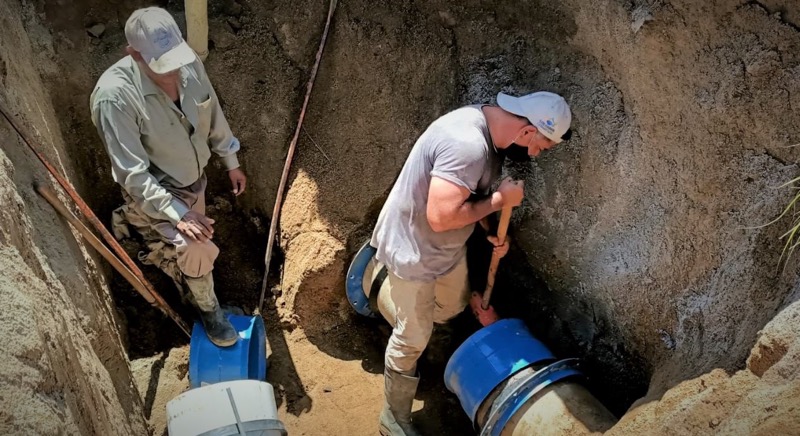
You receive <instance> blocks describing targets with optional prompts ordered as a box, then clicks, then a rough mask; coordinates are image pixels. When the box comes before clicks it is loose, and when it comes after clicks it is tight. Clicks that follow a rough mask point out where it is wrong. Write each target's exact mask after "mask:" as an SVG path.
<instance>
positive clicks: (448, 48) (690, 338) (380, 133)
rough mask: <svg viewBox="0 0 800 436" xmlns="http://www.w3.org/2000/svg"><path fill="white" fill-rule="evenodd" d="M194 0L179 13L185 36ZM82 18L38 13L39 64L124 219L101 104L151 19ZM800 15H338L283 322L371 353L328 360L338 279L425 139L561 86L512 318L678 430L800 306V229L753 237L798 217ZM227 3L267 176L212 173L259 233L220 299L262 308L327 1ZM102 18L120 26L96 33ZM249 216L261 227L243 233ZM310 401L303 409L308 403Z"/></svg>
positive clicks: (288, 215)
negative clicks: (570, 130) (96, 113)
mask: <svg viewBox="0 0 800 436" xmlns="http://www.w3.org/2000/svg"><path fill="white" fill-rule="evenodd" d="M180 3H181V2H162V3H161V4H162V5H165V6H167V7H169V8H170V9H171V10H172V11H173V12H176V13H177V16H178V18H179V21H180V15H179V12H180V8H181V5H180ZM64 4H65V2H51V1H41V2H38V3H37V4H36V11H37V12H38V13H39V14H41V15H42V16H43V18H44V19H45V20H46V22H47V23H48V28H49V29H50V30H51V32H52V43H51V45H52V48H53V49H52V51H48V50H40V51H38V52H37V53H44V54H38V56H40V57H41V56H45V57H46V56H52V57H53V58H54V59H58V62H59V63H58V65H59V69H51V70H45V71H44V73H43V76H44V79H45V82H46V83H47V84H48V86H50V87H51V89H60V90H62V89H63V90H66V91H65V92H59V93H54V95H53V97H54V101H55V102H57V106H58V107H59V109H60V110H59V111H58V118H59V125H60V127H61V129H62V131H64V132H68V134H69V135H70V141H67V143H68V145H67V148H68V150H69V151H70V152H71V153H73V154H75V156H76V157H75V162H76V165H77V167H78V168H79V169H81V170H84V171H86V172H85V179H84V180H85V182H84V183H85V185H84V186H83V190H82V192H87V191H88V190H91V191H92V192H94V193H95V194H96V195H93V196H91V198H90V201H91V202H93V206H95V207H96V209H97V210H99V211H100V214H101V216H103V217H106V216H107V213H108V212H109V211H110V210H111V208H113V207H115V206H116V204H117V202H118V201H119V197H118V194H117V188H116V187H115V186H114V185H113V183H112V182H111V179H110V175H109V174H108V165H107V161H106V159H107V158H106V157H105V155H104V152H103V150H102V147H101V145H100V143H99V140H98V139H97V137H96V135H95V133H94V131H93V129H92V127H91V124H90V122H89V119H88V111H87V109H86V107H85V105H86V103H85V102H86V98H88V94H89V92H90V89H91V86H92V85H93V83H94V80H96V78H97V76H99V74H100V72H102V70H103V69H104V68H106V67H107V66H108V65H110V64H111V63H112V62H113V61H114V60H116V59H117V58H119V57H120V56H121V48H122V47H123V46H124V38H123V35H122V33H121V32H122V27H121V26H122V24H123V23H124V19H125V17H126V16H127V14H128V13H129V12H130V10H132V9H133V8H134V7H135V6H137V5H139V4H143V3H142V2H137V1H129V2H118V3H114V4H113V5H111V6H109V4H107V3H106V2H103V1H100V0H91V1H74V2H66V4H67V5H68V6H71V7H72V8H66V9H68V10H69V11H70V12H69V14H67V13H62V8H61V7H62V6H63V5H64ZM796 9H797V6H796V5H795V4H794V3H793V2H791V1H789V0H784V1H782V0H770V1H763V2H755V1H750V2H745V1H739V0H715V1H710V2H694V1H689V0H675V1H666V0H647V1H640V0H637V1H622V0H604V1H595V2H582V1H578V0H571V1H565V2H558V3H553V2H544V1H521V2H517V1H514V2H512V1H501V2H496V1H495V2H489V1H483V0H470V1H464V2H448V1H425V2H418V1H410V0H403V1H393V2H367V1H361V0H348V1H340V3H339V9H338V11H337V14H336V17H335V20H334V23H333V27H332V30H331V35H330V37H329V42H328V47H327V49H326V54H325V57H324V59H323V63H322V68H321V71H320V75H319V77H318V81H317V84H316V88H315V94H314V96H313V98H312V102H311V107H310V109H309V113H308V116H307V119H306V124H305V131H304V132H303V133H302V135H301V142H300V144H299V148H298V154H297V157H296V160H295V163H294V171H293V173H292V177H291V179H290V186H289V190H288V192H287V195H286V201H285V205H284V209H283V215H282V219H281V234H280V245H281V248H282V251H283V255H284V256H285V263H284V265H283V268H282V274H281V275H280V276H279V278H280V283H279V284H277V285H276V286H275V288H274V290H275V293H276V294H277V295H278V298H277V300H276V304H277V307H278V312H277V313H278V314H279V315H280V316H281V318H282V319H283V321H284V326H286V327H288V328H289V329H293V328H295V327H300V330H307V332H308V333H309V334H308V337H305V336H304V337H303V338H301V339H297V340H298V341H300V340H303V341H305V340H308V341H310V342H312V343H313V345H315V346H316V347H318V348H319V349H320V350H322V351H323V352H324V353H327V354H329V355H331V356H334V357H336V358H337V359H357V358H358V357H357V356H355V355H354V354H352V353H349V352H347V351H343V348H341V347H339V348H337V347H331V346H330V342H331V339H330V335H329V332H331V331H332V329H338V328H339V327H341V326H342V325H349V324H343V323H345V322H349V321H352V319H353V315H352V311H351V310H350V309H349V307H348V306H347V303H346V301H345V300H344V298H343V290H342V286H343V283H342V278H343V276H344V271H345V268H346V266H347V262H348V261H349V258H350V256H351V255H352V254H353V253H354V252H355V250H356V249H357V248H358V246H359V245H360V244H361V243H362V242H363V241H364V240H366V238H367V237H368V235H369V232H370V230H371V226H372V224H373V222H374V220H375V218H376V216H377V213H378V211H379V210H380V207H381V205H382V202H383V199H384V198H385V195H386V193H387V192H388V190H389V189H390V187H391V184H392V182H393V181H394V178H395V177H396V175H397V173H398V172H399V169H400V167H401V166H402V164H403V162H404V160H405V157H406V156H407V154H408V152H409V150H410V148H411V146H412V145H413V143H414V141H415V139H416V138H417V137H418V135H419V134H420V133H421V132H422V131H423V130H424V129H425V127H426V126H427V125H428V124H429V123H430V122H431V121H432V120H434V119H435V118H436V117H437V116H439V115H441V114H443V113H445V112H447V111H448V110H451V109H454V108H456V107H458V106H459V105H462V104H468V103H477V102H492V100H493V97H494V95H495V94H496V93H497V92H498V91H508V92H513V93H526V92H531V91H536V90H542V89H543V90H549V91H554V92H558V93H561V94H562V95H564V96H565V97H566V98H567V100H568V101H569V102H570V104H571V106H572V109H573V112H574V127H575V130H576V135H575V137H574V139H573V140H572V141H570V142H569V143H568V144H565V145H563V146H559V147H557V148H555V149H554V150H552V151H550V152H548V153H546V154H545V155H544V156H542V157H541V158H540V159H537V160H536V161H535V162H533V163H532V164H531V165H529V166H524V167H520V166H514V167H509V168H508V171H509V172H510V173H512V174H515V175H517V176H519V177H522V178H524V179H525V182H526V198H525V202H524V204H523V207H521V208H519V209H518V210H517V211H516V212H515V216H514V221H513V224H512V230H511V236H512V238H513V241H514V242H513V244H512V251H511V255H510V256H509V257H508V258H507V259H506V260H504V261H503V265H502V267H501V273H500V274H501V275H500V277H498V281H497V285H496V288H497V289H498V292H496V293H495V297H494V298H495V300H494V303H495V304H496V306H497V308H498V310H499V311H500V312H501V314H504V315H506V316H519V317H523V318H525V319H526V321H528V324H529V326H530V327H531V328H532V330H533V331H534V332H535V333H536V334H537V336H539V337H541V338H542V339H544V340H545V342H546V343H547V344H548V345H549V346H550V347H552V348H553V349H555V350H556V352H557V353H558V354H559V355H574V356H582V357H585V358H586V359H587V360H588V361H589V363H590V368H591V369H590V372H591V375H592V378H593V380H594V382H595V383H596V385H597V386H596V387H597V388H598V392H600V396H601V399H602V400H604V401H605V402H606V403H607V404H608V405H609V407H611V408H612V409H613V410H614V411H615V412H616V413H618V414H622V413H623V412H624V411H625V410H626V409H627V408H628V406H629V405H631V404H632V403H633V402H634V401H635V400H637V399H640V398H641V399H640V401H639V402H638V403H636V406H637V409H636V410H635V411H634V414H633V415H631V416H629V417H627V418H626V419H627V420H632V419H635V416H636V415H635V414H636V413H642V414H643V415H642V416H644V418H642V419H643V420H644V421H636V422H637V425H646V424H641V423H642V422H644V423H647V422H652V420H657V419H660V418H658V417H657V415H650V417H649V418H648V417H647V415H646V414H647V413H650V412H639V411H644V410H657V409H653V408H652V407H660V406H658V405H662V406H663V407H667V408H669V407H680V404H679V403H669V402H668V401H666V400H667V399H669V398H675V397H670V396H671V395H677V397H678V398H684V397H687V398H688V396H690V395H691V394H690V393H689V392H691V389H684V390H681V389H682V388H681V387H682V386H687V385H685V384H684V383H690V384H691V383H693V382H694V381H698V382H699V381H700V380H703V377H706V375H703V374H709V373H710V374H713V375H715V376H717V375H720V374H722V373H725V374H738V373H736V371H737V370H743V371H744V370H745V369H746V366H745V362H746V359H747V357H748V353H750V350H751V348H752V346H753V344H754V343H756V340H757V338H758V331H759V330H760V329H762V328H763V327H764V326H765V325H766V324H767V322H768V321H769V320H770V319H772V318H773V317H775V315H776V314H777V313H778V312H779V311H780V310H781V308H784V307H787V306H788V305H789V304H790V303H792V302H793V301H795V300H797V293H796V292H792V288H793V285H794V282H795V280H796V275H797V274H796V273H797V264H796V262H792V263H790V264H789V265H788V268H787V269H786V271H784V272H780V271H781V270H780V268H779V266H778V257H779V254H780V248H781V247H780V242H779V241H778V239H777V238H778V236H779V235H780V234H781V233H782V230H783V227H782V226H783V225H785V223H781V224H779V225H777V226H772V227H766V228H753V227H756V226H758V225H760V224H763V223H766V222H768V221H769V220H770V219H771V218H773V217H774V216H775V215H776V214H777V213H779V211H780V210H781V208H782V206H783V204H785V202H786V201H787V199H788V196H789V195H790V193H789V192H788V191H785V190H779V189H775V187H776V186H778V185H780V184H782V183H783V182H784V181H786V180H788V179H790V178H791V177H793V176H795V175H796V174H797V167H796V164H795V162H796V161H797V158H798V156H797V153H798V149H797V148H787V147H786V146H788V145H791V144H795V143H798V142H800V124H799V123H798V121H797V119H796V116H795V113H796V110H797V107H798V104H800V101H798V98H800V97H798V96H799V95H800V93H798V91H800V89H798V88H799V87H800V78H799V77H800V74H798V72H800V59H798V53H800V50H798V48H800V47H799V46H800V35H799V34H798V20H800V19H799V18H798V15H800V11H798V10H796ZM210 11H211V17H210V39H211V52H210V55H209V58H208V60H207V62H206V65H207V69H208V71H209V73H210V76H211V78H212V81H213V83H214V84H215V86H216V88H217V91H218V93H219V95H220V98H221V100H222V102H223V108H224V110H225V112H226V114H227V116H228V118H229V119H230V122H231V125H232V127H233V129H234V131H235V132H236V134H237V135H238V136H239V137H240V139H242V144H243V151H242V153H241V161H242V165H243V168H244V170H245V171H246V172H247V173H248V175H249V176H250V182H251V183H250V187H249V192H247V193H246V194H245V195H244V196H243V197H239V198H237V199H236V200H231V199H229V198H228V197H225V196H226V195H228V194H227V192H226V191H227V186H226V181H225V179H224V174H223V173H222V172H221V171H220V169H219V168H218V167H217V166H213V165H212V167H211V169H210V178H211V181H212V183H211V188H210V195H211V196H212V197H216V198H217V199H219V198H223V199H225V200H224V201H223V200H219V201H217V200H215V202H217V203H220V204H225V205H226V206H225V207H224V208H220V209H225V210H227V211H229V212H231V214H230V215H229V216H231V217H232V218H231V220H232V221H231V222H232V224H230V226H229V229H228V230H222V231H221V232H220V237H219V240H220V241H228V240H231V238H229V236H230V235H231V234H234V235H238V236H239V239H237V241H241V243H239V242H237V243H236V244H230V245H229V246H227V247H224V250H223V256H222V258H226V256H228V254H226V253H238V254H236V255H234V258H235V259H242V258H243V259H245V260H248V262H245V263H237V262H231V263H228V264H226V267H225V268H222V267H220V268H218V270H219V272H220V273H223V272H224V271H227V272H228V274H229V277H230V278H229V279H228V280H218V282H217V283H218V289H219V290H220V292H221V295H222V296H223V297H222V298H223V300H224V299H226V297H228V296H233V297H234V298H239V299H240V300H241V301H247V303H248V304H252V303H253V301H252V298H253V296H252V295H249V294H248V291H247V290H248V289H253V290H255V289H257V284H258V283H257V282H258V278H259V276H260V272H261V271H260V270H259V269H258V267H259V265H258V261H259V258H260V256H261V254H262V253H263V244H261V243H259V242H253V241H256V240H258V239H259V237H262V236H263V233H264V231H265V230H266V223H267V222H268V221H265V220H267V219H268V218H269V214H270V213H271V211H272V205H273V201H274V198H275V189H276V187H277V184H278V180H279V177H280V169H281V167H282V165H283V158H284V154H285V151H286V146H287V145H288V142H289V139H290V138H291V134H292V132H293V129H294V123H295V122H296V117H297V111H298V110H299V107H300V103H301V99H302V96H303V93H304V91H305V88H304V84H305V81H306V79H307V74H308V71H309V69H310V65H311V61H312V59H313V54H314V50H315V49H316V44H317V41H318V38H319V33H320V31H321V29H322V25H323V23H324V17H325V12H326V5H325V2H312V1H300V2H290V1H272V2H258V1H241V2H235V1H232V0H219V1H212V2H211V3H210ZM98 22H99V23H103V24H104V25H105V33H104V34H103V35H101V36H99V37H92V36H89V35H88V34H87V33H86V31H85V28H86V27H89V26H91V25H93V24H95V23H98ZM45 47H46V44H45ZM53 53H54V54H53ZM90 188H91V189H90ZM234 216H235V217H238V218H234ZM236 220H241V221H236ZM240 223H247V225H250V226H251V228H249V229H248V230H247V232H245V233H244V234H245V236H244V237H243V236H242V235H241V233H242V231H241V230H240V226H239V224H240ZM227 232H230V233H227ZM248 239H249V241H248ZM259 244H261V245H259ZM226 262H227V261H226ZM276 262H278V261H276ZM479 267H480V266H478V267H476V268H479ZM478 275H479V276H480V274H478ZM241 277H246V278H247V280H244V279H242V278H241ZM476 287H478V288H480V284H478V285H476ZM243 289H244V290H243ZM248 295H249V296H248ZM333 331H337V330H333ZM357 333H359V331H356V333H352V334H357ZM346 339H347V340H351V341H352V340H354V339H348V338H346ZM343 341H344V340H343ZM344 342H346V341H344ZM784 359H790V360H789V362H791V361H793V360H791V359H793V357H792V355H791V353H789V354H787V355H786V357H784ZM289 366H291V365H289ZM365 366H368V365H365ZM714 370H716V371H715V372H712V371H714ZM720 371H722V372H720ZM751 373H752V376H751V375H748V376H746V377H750V379H749V380H751V381H752V382H753V383H756V384H758V383H766V382H765V381H763V380H762V381H758V380H755V378H758V377H760V376H759V375H758V371H751ZM726 377H727V376H726ZM753 377H755V378H753ZM731 380H734V381H733V382H732V383H734V384H735V383H737V382H736V381H735V380H739V378H736V376H735V375H734V376H732V378H731ZM786 380H789V381H791V380H794V381H792V382H791V383H796V378H795V376H794V375H791V374H789V375H786V378H785V379H784V381H786ZM725 383H727V382H725ZM748 383H749V382H748ZM742 386H755V384H753V385H750V384H746V383H745V384H743V385H742ZM670 388H674V389H673V390H671V391H669V392H670V393H665V392H666V391H667V390H668V389H670ZM299 391H300V394H298V398H299V399H298V402H302V401H305V402H310V401H311V400H310V399H308V397H307V396H306V391H304V390H303V389H302V387H301V388H300V389H299ZM661 398H663V401H661V402H658V400H659V399H661ZM742 398H744V397H742ZM752 398H755V399H752ZM752 398H751V399H752V401H755V403H753V404H757V401H760V400H758V398H756V397H752ZM737 401H738V400H737ZM748 401H751V400H748ZM645 405H648V407H651V408H650V409H648V408H646V407H644V406H645ZM768 407H769V406H768ZM742 410H744V409H742ZM676 416H678V415H676ZM684 419H685V416H684ZM653 425H654V426H657V425H661V424H653ZM622 428H624V427H622ZM637 428H639V429H646V427H637ZM654 428H660V427H654ZM712 430H713V429H712Z"/></svg>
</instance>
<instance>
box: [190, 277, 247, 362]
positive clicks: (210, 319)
mask: <svg viewBox="0 0 800 436" xmlns="http://www.w3.org/2000/svg"><path fill="white" fill-rule="evenodd" d="M183 280H184V281H185V282H186V285H187V286H188V287H189V290H190V291H192V296H193V297H194V302H195V305H197V309H198V310H199V311H200V320H201V321H202V322H203V327H205V330H206V335H208V339H210V340H211V342H213V343H214V345H216V346H218V347H230V346H231V345H233V344H235V343H236V338H237V336H238V335H237V334H236V329H234V328H233V325H231V322H230V321H228V318H227V317H226V316H225V313H223V312H222V308H221V307H220V305H219V302H218V301H217V296H216V294H214V276H212V275H211V273H208V274H206V275H204V276H202V277H188V276H184V277H183Z"/></svg>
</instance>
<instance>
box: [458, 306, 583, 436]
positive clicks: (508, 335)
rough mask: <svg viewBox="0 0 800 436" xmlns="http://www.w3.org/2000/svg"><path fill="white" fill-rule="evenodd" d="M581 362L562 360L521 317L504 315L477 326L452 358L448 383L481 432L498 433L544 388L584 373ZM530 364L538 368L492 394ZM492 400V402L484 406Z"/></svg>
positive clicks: (529, 366)
mask: <svg viewBox="0 0 800 436" xmlns="http://www.w3.org/2000/svg"><path fill="white" fill-rule="evenodd" d="M576 365H577V359H564V360H557V359H556V358H555V356H554V355H553V353H551V352H550V350H548V349H547V347H546V346H545V345H544V344H542V343H541V342H540V341H538V340H537V339H536V338H534V337H533V336H532V335H531V333H530V332H529V331H528V329H527V327H526V326H525V323H524V322H523V321H522V320H520V319H503V320H500V321H497V322H495V323H493V324H491V325H489V326H487V327H484V328H482V329H480V330H478V331H477V332H475V333H474V334H473V335H472V336H470V337H469V338H468V339H467V340H466V341H465V342H464V343H463V344H461V346H460V347H458V349H457V350H456V351H455V353H453V356H452V357H451V358H450V360H449V361H448V362H447V367H446V368H445V372H444V383H445V386H447V389H448V390H450V392H453V393H454V394H456V396H457V397H458V399H459V401H460V402H461V407H462V408H463V409H464V412H466V413H467V415H468V416H469V417H470V419H471V420H472V423H473V425H474V426H475V428H476V430H480V434H481V435H499V434H500V432H501V431H502V430H503V428H505V426H506V424H507V423H508V422H509V420H510V419H511V418H512V417H513V416H514V414H515V413H516V412H517V411H519V410H520V408H522V406H523V405H525V404H526V403H527V402H528V401H530V400H531V399H532V398H533V397H534V396H535V395H536V394H537V393H538V392H540V391H541V390H542V389H544V388H546V387H547V386H550V385H552V384H553V383H555V382H558V381H561V380H564V379H566V378H569V377H577V376H581V375H582V374H581V373H580V371H578V370H577V369H576ZM530 368H534V369H535V370H529V371H527V372H526V373H525V374H524V375H522V376H521V377H517V378H515V380H513V381H510V382H509V383H508V384H507V385H506V386H504V387H503V388H502V392H501V393H500V394H499V395H494V396H492V393H493V392H495V390H496V388H498V387H499V386H500V385H501V384H503V383H504V382H506V381H509V379H511V378H512V377H513V376H514V375H515V374H518V373H520V372H521V371H523V370H525V369H530ZM490 396H492V398H491V399H490V398H489V397H490ZM487 399H489V401H491V402H492V403H493V404H491V407H482V406H483V405H484V402H485V401H487ZM479 410H480V411H481V414H483V415H482V416H479Z"/></svg>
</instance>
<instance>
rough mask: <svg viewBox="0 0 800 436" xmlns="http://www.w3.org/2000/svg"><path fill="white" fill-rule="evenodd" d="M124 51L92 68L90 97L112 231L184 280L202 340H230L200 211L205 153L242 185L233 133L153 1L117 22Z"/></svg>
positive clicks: (191, 56)
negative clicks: (117, 191) (141, 244)
mask: <svg viewBox="0 0 800 436" xmlns="http://www.w3.org/2000/svg"><path fill="white" fill-rule="evenodd" d="M125 37H126V38H127V40H128V47H127V52H128V56H126V57H124V58H122V59H121V60H120V61H119V62H117V63H115V64H114V65H112V66H111V67H110V68H109V69H108V70H106V71H105V73H103V75H102V76H100V79H99V80H98V82H97V85H96V86H95V89H94V92H92V96H91V99H90V105H91V111H92V121H93V122H94V125H95V126H96V127H97V131H98V132H99V134H100V137H101V138H102V140H103V143H104V144H105V146H106V149H107V151H108V155H109V157H110V158H111V173H112V175H113V177H114V181H116V182H117V183H119V184H120V185H121V186H122V191H123V197H124V198H125V204H124V205H123V206H122V207H120V208H119V209H117V210H115V211H114V217H113V223H114V233H115V235H116V236H117V238H122V237H125V236H130V234H129V230H128V229H129V227H128V226H129V225H130V226H132V227H133V228H135V229H136V231H138V232H139V233H140V234H141V235H142V236H143V238H144V239H145V241H146V242H147V244H148V247H149V248H150V253H149V254H148V255H146V256H142V255H140V258H141V259H142V260H143V261H144V262H145V263H149V264H153V265H156V266H158V267H159V268H161V269H162V270H163V271H165V272H166V273H167V274H168V275H170V277H172V278H173V280H174V281H175V283H176V284H177V285H178V287H179V288H180V289H184V288H183V286H184V285H185V286H186V287H187V288H188V289H189V291H190V296H191V297H192V299H193V300H194V303H195V304H196V306H197V308H198V309H199V311H200V318H201V320H202V322H203V325H204V327H205V330H206V333H207V334H208V337H209V339H210V340H211V341H212V342H213V343H214V344H216V345H218V346H223V347H225V346H230V345H233V344H235V343H236V338H237V334H236V330H235V329H234V328H233V326H232V325H231V323H230V321H228V319H227V318H226V317H225V315H224V314H223V312H222V310H221V309H220V305H219V302H218V300H217V297H216V294H215V293H214V279H213V276H212V272H211V271H212V269H213V268H214V260H215V259H216V258H217V255H218V254H219V248H217V246H216V245H215V244H214V243H213V242H211V240H212V239H213V236H214V227H213V224H214V220H213V219H211V218H209V217H207V216H205V188H206V175H205V167H206V165H207V164H208V161H209V159H210V157H211V153H212V152H213V153H214V154H216V155H217V156H219V158H220V160H221V161H222V164H223V166H224V167H225V169H226V170H227V172H228V176H229V178H230V180H231V184H232V185H233V193H234V194H235V195H240V194H241V193H242V192H244V190H245V185H246V182H247V179H246V177H245V175H244V172H243V171H242V170H241V168H240V167H239V162H238V160H237V158H236V152H237V151H238V150H239V140H238V139H236V137H234V136H233V134H232V133H231V129H230V127H229V126H228V122H227V121H226V120H225V116H224V115H223V113H222V108H221V107H220V104H219V99H218V98H217V95H216V93H215V92H214V88H213V87H212V86H211V82H210V81H209V79H208V76H207V75H206V71H205V69H204V68H203V64H202V62H201V61H200V60H199V59H198V58H197V56H196V55H195V53H194V52H193V51H192V49H191V48H190V47H189V45H188V44H186V42H185V41H184V40H183V37H182V36H181V32H180V29H179V28H178V25H177V24H176V23H175V20H174V19H173V18H172V16H171V15H170V14H169V13H168V12H167V11H165V10H163V9H160V8H145V9H139V10H137V11H135V12H134V13H133V14H132V15H131V16H130V18H128V21H127V23H126V24H125Z"/></svg>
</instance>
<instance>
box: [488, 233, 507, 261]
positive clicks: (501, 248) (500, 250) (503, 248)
mask: <svg viewBox="0 0 800 436" xmlns="http://www.w3.org/2000/svg"><path fill="white" fill-rule="evenodd" d="M486 239H488V240H489V242H491V244H492V245H494V248H493V249H492V254H496V255H497V258H498V259H502V258H503V257H505V255H506V254H508V236H506V240H505V241H503V244H502V245H501V244H500V240H499V239H497V236H487V237H486Z"/></svg>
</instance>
